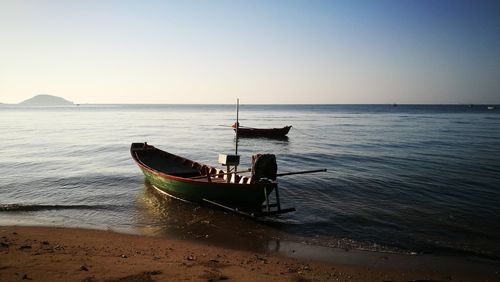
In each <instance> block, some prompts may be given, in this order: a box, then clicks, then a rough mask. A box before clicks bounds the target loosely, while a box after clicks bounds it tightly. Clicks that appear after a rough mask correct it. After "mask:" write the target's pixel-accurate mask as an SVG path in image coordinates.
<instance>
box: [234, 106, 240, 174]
mask: <svg viewBox="0 0 500 282" xmlns="http://www.w3.org/2000/svg"><path fill="white" fill-rule="evenodd" d="M239 113H240V98H237V99H236V149H235V153H234V154H235V155H238V128H239V127H240V122H239V120H238V119H239ZM237 171H238V166H237V165H236V166H235V167H234V174H235V176H234V177H235V179H236V172H237Z"/></svg>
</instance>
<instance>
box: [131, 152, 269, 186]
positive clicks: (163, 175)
mask: <svg viewBox="0 0 500 282" xmlns="http://www.w3.org/2000/svg"><path fill="white" fill-rule="evenodd" d="M159 151H160V152H163V151H161V150H159ZM133 159H134V161H135V163H136V164H137V165H138V166H139V167H140V168H141V169H144V170H146V171H148V172H149V173H151V174H154V175H156V176H158V177H161V178H163V179H167V180H173V181H178V182H183V183H189V184H196V185H206V186H214V185H216V186H219V187H224V188H228V189H230V188H231V187H240V188H241V187H245V188H249V189H253V188H257V187H258V188H261V187H263V185H262V184H255V183H253V184H252V183H250V184H248V183H241V184H240V183H227V182H215V181H214V182H208V181H207V180H206V179H189V178H185V177H179V176H175V175H170V174H166V173H163V172H161V171H157V170H156V169H153V168H151V167H149V166H148V165H146V164H145V163H143V162H142V161H141V160H140V158H139V157H138V156H137V153H136V152H133Z"/></svg>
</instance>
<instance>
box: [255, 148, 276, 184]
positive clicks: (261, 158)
mask: <svg viewBox="0 0 500 282" xmlns="http://www.w3.org/2000/svg"><path fill="white" fill-rule="evenodd" d="M277 173H278V164H277V163H276V156H275V155H273V154H257V155H253V156H252V180H253V182H254V183H257V182H260V181H262V180H265V179H267V180H276V174H277Z"/></svg>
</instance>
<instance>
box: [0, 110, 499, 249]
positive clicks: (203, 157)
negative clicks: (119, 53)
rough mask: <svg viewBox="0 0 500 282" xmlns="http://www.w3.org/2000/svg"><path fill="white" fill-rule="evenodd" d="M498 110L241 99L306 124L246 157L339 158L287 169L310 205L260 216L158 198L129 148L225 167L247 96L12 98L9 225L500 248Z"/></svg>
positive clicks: (245, 241)
mask: <svg viewBox="0 0 500 282" xmlns="http://www.w3.org/2000/svg"><path fill="white" fill-rule="evenodd" d="M499 112H500V111H499V110H498V107H497V110H488V109H487V108H486V106H474V107H472V108H470V107H467V106H461V105H453V106H438V105H436V106H412V105H399V106H397V107H393V106H391V105H279V106H278V105H242V106H240V123H241V124H242V125H246V126H254V127H281V126H284V125H293V129H292V130H291V132H290V133H289V137H288V138H287V139H285V140H270V139H240V140H239V153H240V154H241V156H242V157H241V158H242V165H241V166H240V167H245V166H247V167H249V166H250V158H251V155H253V154H255V153H274V154H276V155H277V159H278V166H279V170H280V172H288V171H298V170H308V169H318V168H327V169H328V172H326V173H318V174H308V175H295V176H287V177H283V178H281V179H280V187H281V197H282V204H283V206H285V207H295V208H296V209H297V212H295V213H289V214H285V215H281V216H279V217H277V218H273V219H267V220H265V221H263V222H255V221H253V220H249V219H246V218H242V217H240V216H235V215H232V214H227V213H225V212H222V211H220V210H217V209H213V208H211V207H200V206H198V205H196V204H192V205H190V204H185V203H179V202H177V201H172V200H164V199H161V198H159V197H157V196H156V195H154V194H153V193H152V191H151V189H150V187H149V185H148V184H147V183H145V182H144V177H143V175H142V174H141V173H140V171H139V169H138V168H137V166H136V165H135V164H134V163H133V161H132V159H131V157H130V154H129V146H130V143H132V142H143V141H147V142H148V143H149V144H152V145H155V146H157V147H159V148H161V149H163V150H167V151H169V152H172V153H175V154H178V155H182V156H185V157H188V158H191V159H194V160H197V161H200V162H204V163H208V164H212V165H217V155H218V154H219V153H230V152H233V151H234V146H235V138H234V132H233V131H232V130H231V129H230V128H229V127H228V126H229V125H230V124H232V123H233V122H234V120H235V107H234V106H230V105H81V106H73V107H49V108H47V107H46V108H36V107H31V108H27V107H14V106H2V107H0V140H1V146H0V224H17V225H49V226H77V227H87V228H98V229H113V230H118V231H124V232H133V233H141V234H152V235H156V236H176V237H182V238H188V239H196V238H198V240H209V241H210V240H212V241H213V242H216V241H217V240H222V241H225V244H231V242H233V243H234V245H235V246H240V247H241V246H242V245H244V246H248V245H250V246H254V247H256V248H259V247H262V246H263V245H264V248H272V246H275V247H276V245H277V244H279V241H280V239H281V240H284V239H286V240H290V241H296V242H304V243H307V244H316V245H323V246H331V247H342V248H359V249H369V250H386V251H387V250H389V251H401V252H417V253H420V252H422V253H438V254H474V255H480V256H489V257H495V258H497V259H500V244H499V242H500V114H499ZM221 238H222V239H221ZM273 244H274V245H273Z"/></svg>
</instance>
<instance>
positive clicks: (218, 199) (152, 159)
mask: <svg viewBox="0 0 500 282" xmlns="http://www.w3.org/2000/svg"><path fill="white" fill-rule="evenodd" d="M130 151H131V154H132V157H133V159H134V161H135V162H136V163H137V165H139V167H140V169H141V170H142V172H143V173H144V175H145V176H146V179H147V180H148V181H149V182H150V183H151V184H152V185H153V186H154V187H155V188H156V189H158V190H160V191H162V192H164V193H166V194H167V195H169V196H171V197H174V198H177V199H179V200H184V201H190V202H206V203H210V204H213V205H216V206H220V207H223V208H226V209H230V210H232V211H236V212H239V213H244V214H245V215H250V216H262V215H273V214H280V213H285V212H290V211H294V210H295V209H293V208H290V209H281V206H280V202H279V193H278V183H277V182H276V177H277V176H280V175H278V174H277V165H276V158H275V156H274V155H270V154H265V155H256V156H253V157H252V170H251V172H252V175H251V176H242V175H241V173H242V172H237V171H236V170H234V171H233V172H231V171H230V166H231V165H232V166H235V165H237V164H238V163H239V156H238V155H230V156H226V155H221V156H222V157H223V158H224V157H226V158H225V159H223V160H221V159H220V158H221V156H219V161H220V162H221V163H223V164H224V165H226V166H227V168H228V170H227V171H226V172H224V171H223V170H219V169H217V168H215V167H212V166H208V165H204V164H200V163H198V162H194V161H191V160H188V159H186V158H183V157H180V156H177V155H174V154H171V153H168V152H165V151H162V150H159V149H157V148H155V147H154V146H151V145H148V144H147V143H133V144H132V146H131V148H130ZM232 158H236V159H232ZM322 171H324V170H322ZM243 172H248V170H247V171H243ZM282 175H288V174H282ZM273 191H275V193H276V201H277V202H276V204H269V195H270V194H271V192H273ZM264 202H265V204H266V205H264V206H263V203H264ZM264 207H265V208H266V209H265V210H262V209H263V208H264ZM271 207H276V208H277V209H276V210H271V209H270V208H271Z"/></svg>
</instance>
